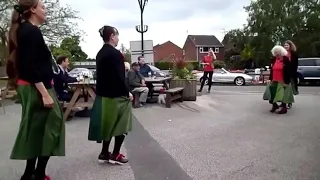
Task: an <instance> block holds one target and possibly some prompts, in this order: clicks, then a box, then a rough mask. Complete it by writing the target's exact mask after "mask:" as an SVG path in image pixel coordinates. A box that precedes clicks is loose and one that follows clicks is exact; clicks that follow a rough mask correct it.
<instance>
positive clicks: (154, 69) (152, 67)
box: [149, 65, 160, 71]
mask: <svg viewBox="0 0 320 180" xmlns="http://www.w3.org/2000/svg"><path fill="white" fill-rule="evenodd" d="M149 67H150V69H151V70H152V71H160V69H159V68H157V67H155V66H152V65H149Z"/></svg>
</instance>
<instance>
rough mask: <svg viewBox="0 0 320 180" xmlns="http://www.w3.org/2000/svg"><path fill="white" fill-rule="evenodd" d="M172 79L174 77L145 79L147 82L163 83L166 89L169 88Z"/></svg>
mask: <svg viewBox="0 0 320 180" xmlns="http://www.w3.org/2000/svg"><path fill="white" fill-rule="evenodd" d="M171 79H172V77H156V78H152V77H146V78H144V80H145V81H146V84H163V86H164V88H165V89H169V81H170V80H171Z"/></svg>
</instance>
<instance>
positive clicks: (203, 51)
mask: <svg viewBox="0 0 320 180" xmlns="http://www.w3.org/2000/svg"><path fill="white" fill-rule="evenodd" d="M209 49H210V48H209V47H200V48H199V52H200V53H208V51H209Z"/></svg>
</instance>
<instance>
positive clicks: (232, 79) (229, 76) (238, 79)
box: [196, 68, 253, 86]
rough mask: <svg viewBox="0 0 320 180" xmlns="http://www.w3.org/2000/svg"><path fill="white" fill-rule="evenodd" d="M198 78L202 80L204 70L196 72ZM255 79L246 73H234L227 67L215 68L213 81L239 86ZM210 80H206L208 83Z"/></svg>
mask: <svg viewBox="0 0 320 180" xmlns="http://www.w3.org/2000/svg"><path fill="white" fill-rule="evenodd" d="M196 76H197V80H198V81H199V82H202V79H203V77H202V76H203V72H198V73H197V74H196ZM252 81H253V77H252V76H249V75H247V74H244V73H232V72H229V71H227V70H225V69H223V68H222V69H215V70H214V72H213V75H212V82H213V83H233V84H235V85H237V86H244V85H245V84H250V83H252ZM207 83H208V80H207V81H206V84H207Z"/></svg>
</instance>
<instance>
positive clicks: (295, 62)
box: [290, 51, 298, 79]
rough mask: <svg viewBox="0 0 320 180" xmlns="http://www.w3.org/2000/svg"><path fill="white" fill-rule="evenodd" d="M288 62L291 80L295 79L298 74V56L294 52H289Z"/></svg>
mask: <svg viewBox="0 0 320 180" xmlns="http://www.w3.org/2000/svg"><path fill="white" fill-rule="evenodd" d="M290 62H291V75H292V78H295V79H296V78H297V76H298V74H297V71H298V54H297V52H295V51H290Z"/></svg>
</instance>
